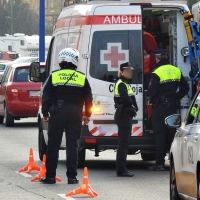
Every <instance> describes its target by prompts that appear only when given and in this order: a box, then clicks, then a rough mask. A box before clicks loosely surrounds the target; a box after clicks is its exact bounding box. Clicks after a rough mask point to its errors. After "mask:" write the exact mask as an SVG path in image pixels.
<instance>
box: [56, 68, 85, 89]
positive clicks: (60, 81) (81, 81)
mask: <svg viewBox="0 0 200 200" xmlns="http://www.w3.org/2000/svg"><path fill="white" fill-rule="evenodd" d="M74 72H75V73H74ZM73 73H74V75H73V76H72V74H73ZM71 76H72V78H71V80H69V81H68V83H66V82H67V80H68V79H69V78H70V77H71ZM65 83H66V84H65ZM52 84H53V86H57V85H64V84H65V85H68V86H76V87H83V86H84V85H85V75H83V74H81V73H80V72H77V71H74V70H71V69H64V70H59V71H55V72H53V73H52Z"/></svg>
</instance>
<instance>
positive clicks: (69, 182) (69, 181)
mask: <svg viewBox="0 0 200 200" xmlns="http://www.w3.org/2000/svg"><path fill="white" fill-rule="evenodd" d="M78 183H79V180H78V179H77V178H76V177H75V178H68V184H78Z"/></svg>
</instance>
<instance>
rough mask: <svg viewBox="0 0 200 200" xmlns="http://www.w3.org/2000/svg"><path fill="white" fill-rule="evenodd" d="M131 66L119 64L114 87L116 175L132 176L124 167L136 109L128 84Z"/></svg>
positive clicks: (130, 76)
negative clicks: (116, 136)
mask: <svg viewBox="0 0 200 200" xmlns="http://www.w3.org/2000/svg"><path fill="white" fill-rule="evenodd" d="M132 75H133V67H132V66H131V63H130V62H127V63H123V64H121V65H120V71H119V72H118V77H119V80H118V81H117V82H116V84H115V88H114V102H115V108H116V112H115V122H116V124H117V126H118V148H117V160H116V168H117V176H121V177H132V176H133V175H134V174H133V173H131V172H129V171H128V170H127V168H126V157H127V151H128V147H129V141H130V138H131V131H132V118H133V116H136V112H137V110H138V107H137V104H136V100H135V96H134V94H133V91H132V88H131V86H130V83H131V78H132Z"/></svg>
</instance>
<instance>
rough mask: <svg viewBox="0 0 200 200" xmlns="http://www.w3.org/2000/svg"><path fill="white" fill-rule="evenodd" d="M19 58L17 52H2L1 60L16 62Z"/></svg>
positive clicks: (0, 52)
mask: <svg viewBox="0 0 200 200" xmlns="http://www.w3.org/2000/svg"><path fill="white" fill-rule="evenodd" d="M17 58H19V53H17V52H13V51H12V52H10V51H8V52H4V51H0V60H9V61H12V60H15V59H17Z"/></svg>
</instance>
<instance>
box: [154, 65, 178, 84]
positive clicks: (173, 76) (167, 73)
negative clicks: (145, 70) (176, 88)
mask: <svg viewBox="0 0 200 200" xmlns="http://www.w3.org/2000/svg"><path fill="white" fill-rule="evenodd" d="M153 73H154V74H157V75H158V76H159V78H160V83H161V84H162V83H167V82H173V81H180V79H181V70H180V69H179V68H178V67H175V66H173V65H163V66H161V67H159V68H158V69H156V70H155V71H154V72H153Z"/></svg>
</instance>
